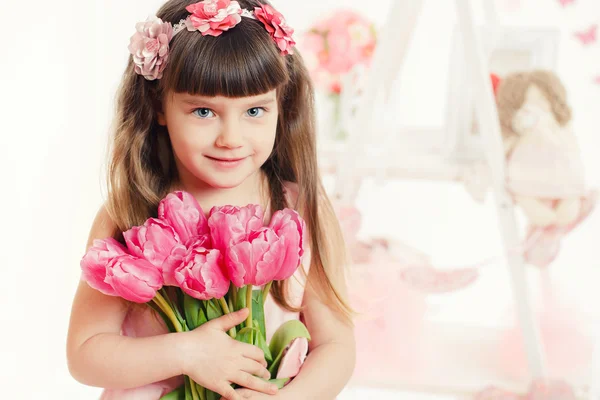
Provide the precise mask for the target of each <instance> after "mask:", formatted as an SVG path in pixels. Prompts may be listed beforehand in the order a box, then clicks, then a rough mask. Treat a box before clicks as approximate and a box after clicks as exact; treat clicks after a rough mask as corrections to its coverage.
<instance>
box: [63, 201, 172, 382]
mask: <svg viewBox="0 0 600 400" xmlns="http://www.w3.org/2000/svg"><path fill="white" fill-rule="evenodd" d="M113 231H114V224H113V223H112V221H111V219H110V217H109V216H108V213H107V212H106V210H105V208H104V207H103V208H102V209H101V210H100V211H99V212H98V215H97V216H96V219H95V220H94V223H93V226H92V229H91V231H90V236H89V240H88V244H87V247H88V248H89V247H90V246H91V244H92V242H93V240H94V239H96V238H105V237H108V236H111V235H112V233H113ZM128 308H129V306H128V304H127V303H126V302H125V301H124V300H123V299H121V298H118V297H111V296H106V295H104V294H102V293H100V292H98V291H96V290H94V289H92V288H91V287H90V286H89V285H88V284H87V283H86V282H83V281H82V282H80V284H79V287H78V289H77V293H76V294H75V299H74V301H73V307H72V311H71V320H70V324H69V333H68V338H67V359H68V364H69V371H70V373H71V375H72V376H73V377H74V378H75V379H76V380H78V381H79V382H81V383H83V384H85V385H89V386H98V387H105V388H114V389H121V388H131V387H137V386H142V385H145V384H148V383H152V382H157V381H160V380H163V379H167V378H170V377H173V376H176V375H181V374H182V370H181V365H182V360H181V359H180V357H181V356H180V354H182V353H183V350H182V349H179V348H178V347H177V346H181V345H182V341H180V340H178V335H180V334H176V333H174V334H165V335H159V336H153V337H146V338H131V337H125V336H121V335H120V331H121V324H122V323H123V319H124V318H125V315H126V314H127V311H128ZM174 349H175V351H174Z"/></svg>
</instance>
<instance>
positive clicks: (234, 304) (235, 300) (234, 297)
mask: <svg viewBox="0 0 600 400" xmlns="http://www.w3.org/2000/svg"><path fill="white" fill-rule="evenodd" d="M231 286H232V287H233V289H232V290H231V294H232V295H233V300H232V301H233V307H232V311H233V310H234V308H235V307H237V306H238V302H237V299H238V288H237V287H236V286H235V285H233V284H232V285H231Z"/></svg>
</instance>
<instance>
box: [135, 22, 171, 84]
mask: <svg viewBox="0 0 600 400" xmlns="http://www.w3.org/2000/svg"><path fill="white" fill-rule="evenodd" d="M135 29H136V30H137V32H136V33H135V34H134V35H133V36H132V37H131V39H130V41H129V47H128V49H129V52H130V53H131V55H132V56H133V62H134V63H135V72H137V73H138V74H139V75H143V76H144V78H146V79H147V80H149V81H153V80H155V79H160V78H162V75H163V70H164V69H165V67H166V66H167V59H168V58H169V42H170V41H171V39H172V38H173V27H172V26H171V24H170V23H168V22H162V20H161V19H160V18H156V17H149V18H148V20H147V21H146V22H139V23H137V24H136V26H135Z"/></svg>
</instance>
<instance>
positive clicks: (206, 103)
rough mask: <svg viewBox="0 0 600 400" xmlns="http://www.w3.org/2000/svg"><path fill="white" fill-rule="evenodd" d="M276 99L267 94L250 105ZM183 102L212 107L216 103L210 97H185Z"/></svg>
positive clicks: (273, 101)
mask: <svg viewBox="0 0 600 400" xmlns="http://www.w3.org/2000/svg"><path fill="white" fill-rule="evenodd" d="M275 101H276V99H275V97H273V96H268V97H266V96H265V97H262V98H260V97H259V98H257V99H255V100H253V101H251V102H248V105H256V104H261V105H267V104H271V103H275ZM183 103H185V104H188V105H192V106H211V107H214V106H215V103H213V102H212V101H211V100H208V98H197V97H192V98H184V99H183Z"/></svg>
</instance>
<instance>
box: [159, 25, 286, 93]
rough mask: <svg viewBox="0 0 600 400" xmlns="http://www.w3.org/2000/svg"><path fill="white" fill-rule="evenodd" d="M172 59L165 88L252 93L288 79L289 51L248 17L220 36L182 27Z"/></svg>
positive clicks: (270, 87) (166, 70)
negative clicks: (287, 55) (279, 45)
mask: <svg viewBox="0 0 600 400" xmlns="http://www.w3.org/2000/svg"><path fill="white" fill-rule="evenodd" d="M169 64H170V65H169V66H168V67H167V68H166V69H165V71H164V76H163V78H162V79H161V85H163V88H162V89H163V93H164V92H166V91H173V92H175V93H189V94H192V95H199V96H209V97H211V96H225V97H248V96H256V95H259V94H263V93H266V92H269V91H271V90H273V89H277V88H279V87H281V86H282V85H285V84H286V83H287V81H288V79H289V76H288V72H287V68H286V65H285V57H284V56H282V55H281V54H280V52H279V49H278V48H277V47H276V46H275V44H274V42H273V40H272V39H271V36H270V35H269V33H268V32H267V31H266V30H265V28H264V26H263V25H262V24H261V23H260V22H258V21H255V20H250V19H248V18H242V21H241V22H240V23H239V24H238V25H236V26H235V27H234V28H232V29H231V30H229V31H226V32H223V33H222V34H221V35H220V36H218V37H213V36H202V34H201V33H200V32H197V31H194V32H189V31H187V30H184V31H182V32H180V33H179V34H178V35H177V36H175V38H173V41H172V43H171V54H170V56H169Z"/></svg>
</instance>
